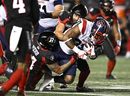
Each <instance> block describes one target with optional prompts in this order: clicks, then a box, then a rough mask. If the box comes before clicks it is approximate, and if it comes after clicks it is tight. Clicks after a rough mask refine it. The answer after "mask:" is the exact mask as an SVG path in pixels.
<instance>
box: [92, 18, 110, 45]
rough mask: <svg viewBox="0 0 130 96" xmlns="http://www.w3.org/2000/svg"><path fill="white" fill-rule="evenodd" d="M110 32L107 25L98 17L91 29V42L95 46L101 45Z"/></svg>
mask: <svg viewBox="0 0 130 96" xmlns="http://www.w3.org/2000/svg"><path fill="white" fill-rule="evenodd" d="M109 30H110V25H109V23H108V22H107V21H106V20H105V19H104V18H102V17H98V18H97V19H96V20H95V21H94V24H93V26H92V29H91V40H92V42H93V43H94V44H96V45H101V44H102V43H103V41H104V39H105V37H106V36H107V34H108V32H109Z"/></svg>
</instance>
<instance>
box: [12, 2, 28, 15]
mask: <svg viewBox="0 0 130 96" xmlns="http://www.w3.org/2000/svg"><path fill="white" fill-rule="evenodd" d="M24 7H25V4H24V2H23V0H13V8H14V9H16V8H18V13H25V12H26V10H25V8H24Z"/></svg>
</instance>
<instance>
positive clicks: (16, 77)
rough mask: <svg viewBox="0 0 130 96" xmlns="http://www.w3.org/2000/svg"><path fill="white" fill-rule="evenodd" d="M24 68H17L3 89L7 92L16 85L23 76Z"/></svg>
mask: <svg viewBox="0 0 130 96" xmlns="http://www.w3.org/2000/svg"><path fill="white" fill-rule="evenodd" d="M22 72H23V69H20V68H19V69H17V70H16V71H15V72H14V73H13V74H12V75H11V77H10V79H9V80H7V81H6V82H5V83H4V84H3V85H2V89H3V91H4V92H5V93H7V92H8V91H9V90H10V89H11V88H12V87H14V86H15V85H16V84H17V83H18V81H19V80H20V79H21V77H22Z"/></svg>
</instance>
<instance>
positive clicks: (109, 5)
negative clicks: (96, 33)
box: [99, 0, 115, 13]
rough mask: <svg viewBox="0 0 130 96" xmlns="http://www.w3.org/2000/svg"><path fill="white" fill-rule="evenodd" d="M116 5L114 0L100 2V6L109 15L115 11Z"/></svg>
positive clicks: (100, 0)
mask: <svg viewBox="0 0 130 96" xmlns="http://www.w3.org/2000/svg"><path fill="white" fill-rule="evenodd" d="M114 3H115V2H114V0H99V6H100V8H101V9H103V11H104V12H105V13H109V12H112V11H113V10H114V8H113V7H114Z"/></svg>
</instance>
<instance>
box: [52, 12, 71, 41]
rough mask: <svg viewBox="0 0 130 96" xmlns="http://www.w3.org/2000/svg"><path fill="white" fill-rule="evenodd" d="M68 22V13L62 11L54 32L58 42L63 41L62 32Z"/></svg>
mask: <svg viewBox="0 0 130 96" xmlns="http://www.w3.org/2000/svg"><path fill="white" fill-rule="evenodd" d="M69 20H70V14H69V12H68V11H62V12H61V13H60V15H59V17H58V24H57V26H56V30H55V32H54V33H55V35H56V36H57V38H58V39H59V40H60V41H65V40H64V39H63V36H64V34H63V32H64V30H65V27H66V24H67V23H68V22H69Z"/></svg>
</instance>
